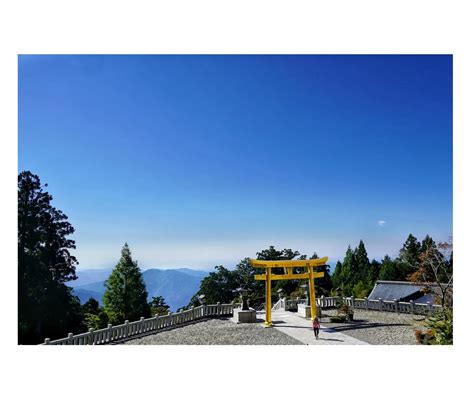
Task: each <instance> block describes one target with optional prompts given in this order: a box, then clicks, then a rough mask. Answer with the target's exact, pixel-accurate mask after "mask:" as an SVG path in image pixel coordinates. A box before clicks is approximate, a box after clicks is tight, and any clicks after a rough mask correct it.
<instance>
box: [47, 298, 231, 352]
mask: <svg viewBox="0 0 474 399" xmlns="http://www.w3.org/2000/svg"><path fill="white" fill-rule="evenodd" d="M233 309H234V305H233V304H221V303H217V304H211V305H201V306H198V307H192V308H191V309H186V310H181V311H180V312H174V313H171V312H170V313H168V314H167V315H161V316H159V315H155V316H153V317H150V318H148V319H145V318H144V317H142V318H141V319H140V320H136V321H132V322H129V321H128V320H126V321H125V323H123V324H119V325H116V326H112V324H109V325H108V326H107V327H106V328H101V329H99V330H94V329H92V328H91V329H89V331H88V332H84V333H80V334H77V335H74V334H72V333H70V334H69V335H68V336H67V337H65V338H59V339H55V340H53V341H51V340H50V339H49V338H46V339H45V342H44V343H42V344H40V345H99V344H107V343H111V342H114V341H118V340H124V339H127V338H131V337H134V336H136V335H139V334H144V333H148V332H152V331H160V330H163V329H165V328H168V327H172V326H173V327H174V326H179V325H183V324H186V323H188V322H191V321H195V320H200V319H204V318H209V317H220V316H230V315H232V314H233Z"/></svg>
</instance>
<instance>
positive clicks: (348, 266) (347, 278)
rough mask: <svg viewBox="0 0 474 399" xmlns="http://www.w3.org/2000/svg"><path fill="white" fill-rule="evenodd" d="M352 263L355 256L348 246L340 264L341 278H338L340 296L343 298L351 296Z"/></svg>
mask: <svg viewBox="0 0 474 399" xmlns="http://www.w3.org/2000/svg"><path fill="white" fill-rule="evenodd" d="M354 263H355V254H354V251H352V249H351V247H350V245H349V247H348V248H347V251H346V256H345V257H344V260H343V262H342V267H341V277H340V286H339V288H340V289H341V294H342V295H344V296H348V295H351V294H352V288H353V284H352V280H353V277H352V274H353V272H354Z"/></svg>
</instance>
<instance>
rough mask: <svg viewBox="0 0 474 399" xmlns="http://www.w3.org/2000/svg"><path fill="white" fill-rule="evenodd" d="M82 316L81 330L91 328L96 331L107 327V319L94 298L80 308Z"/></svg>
mask: <svg viewBox="0 0 474 399" xmlns="http://www.w3.org/2000/svg"><path fill="white" fill-rule="evenodd" d="M81 311H82V314H83V324H84V326H83V329H84V330H88V329H89V328H93V329H94V330H98V329H100V328H105V327H107V324H108V322H109V318H108V316H107V314H106V313H105V311H104V309H103V308H101V307H100V306H99V302H97V301H96V300H95V299H94V298H90V299H89V300H88V301H87V302H86V303H85V304H84V305H82V306H81Z"/></svg>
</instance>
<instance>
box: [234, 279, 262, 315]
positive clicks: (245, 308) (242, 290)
mask: <svg viewBox="0 0 474 399" xmlns="http://www.w3.org/2000/svg"><path fill="white" fill-rule="evenodd" d="M233 292H234V293H239V294H240V299H241V300H242V305H241V307H240V308H237V309H234V316H233V318H232V320H233V321H234V322H235V323H255V322H256V321H257V312H256V311H255V309H252V308H250V307H249V304H248V293H249V290H248V289H247V288H246V287H239V288H237V289H236V290H234V291H233Z"/></svg>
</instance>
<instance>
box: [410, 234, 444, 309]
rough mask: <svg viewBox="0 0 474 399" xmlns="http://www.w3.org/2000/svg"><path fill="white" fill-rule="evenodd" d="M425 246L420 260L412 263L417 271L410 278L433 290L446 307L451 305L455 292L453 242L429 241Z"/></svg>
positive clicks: (426, 290) (429, 290)
mask: <svg viewBox="0 0 474 399" xmlns="http://www.w3.org/2000/svg"><path fill="white" fill-rule="evenodd" d="M427 244H429V245H425V246H424V251H423V252H422V253H421V255H420V258H419V262H418V263H417V264H414V265H411V266H412V268H414V269H415V271H414V272H413V273H412V274H411V275H410V276H409V280H410V281H412V282H415V283H421V284H423V285H424V287H425V292H432V293H433V294H434V295H435V296H436V297H437V298H439V301H440V303H441V306H442V307H443V308H445V307H446V306H447V305H450V303H449V302H450V301H449V299H450V298H451V297H452V293H453V263H452V259H453V258H452V254H453V244H452V243H451V242H450V241H449V242H440V243H438V245H436V244H435V243H434V242H428V243H427Z"/></svg>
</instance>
